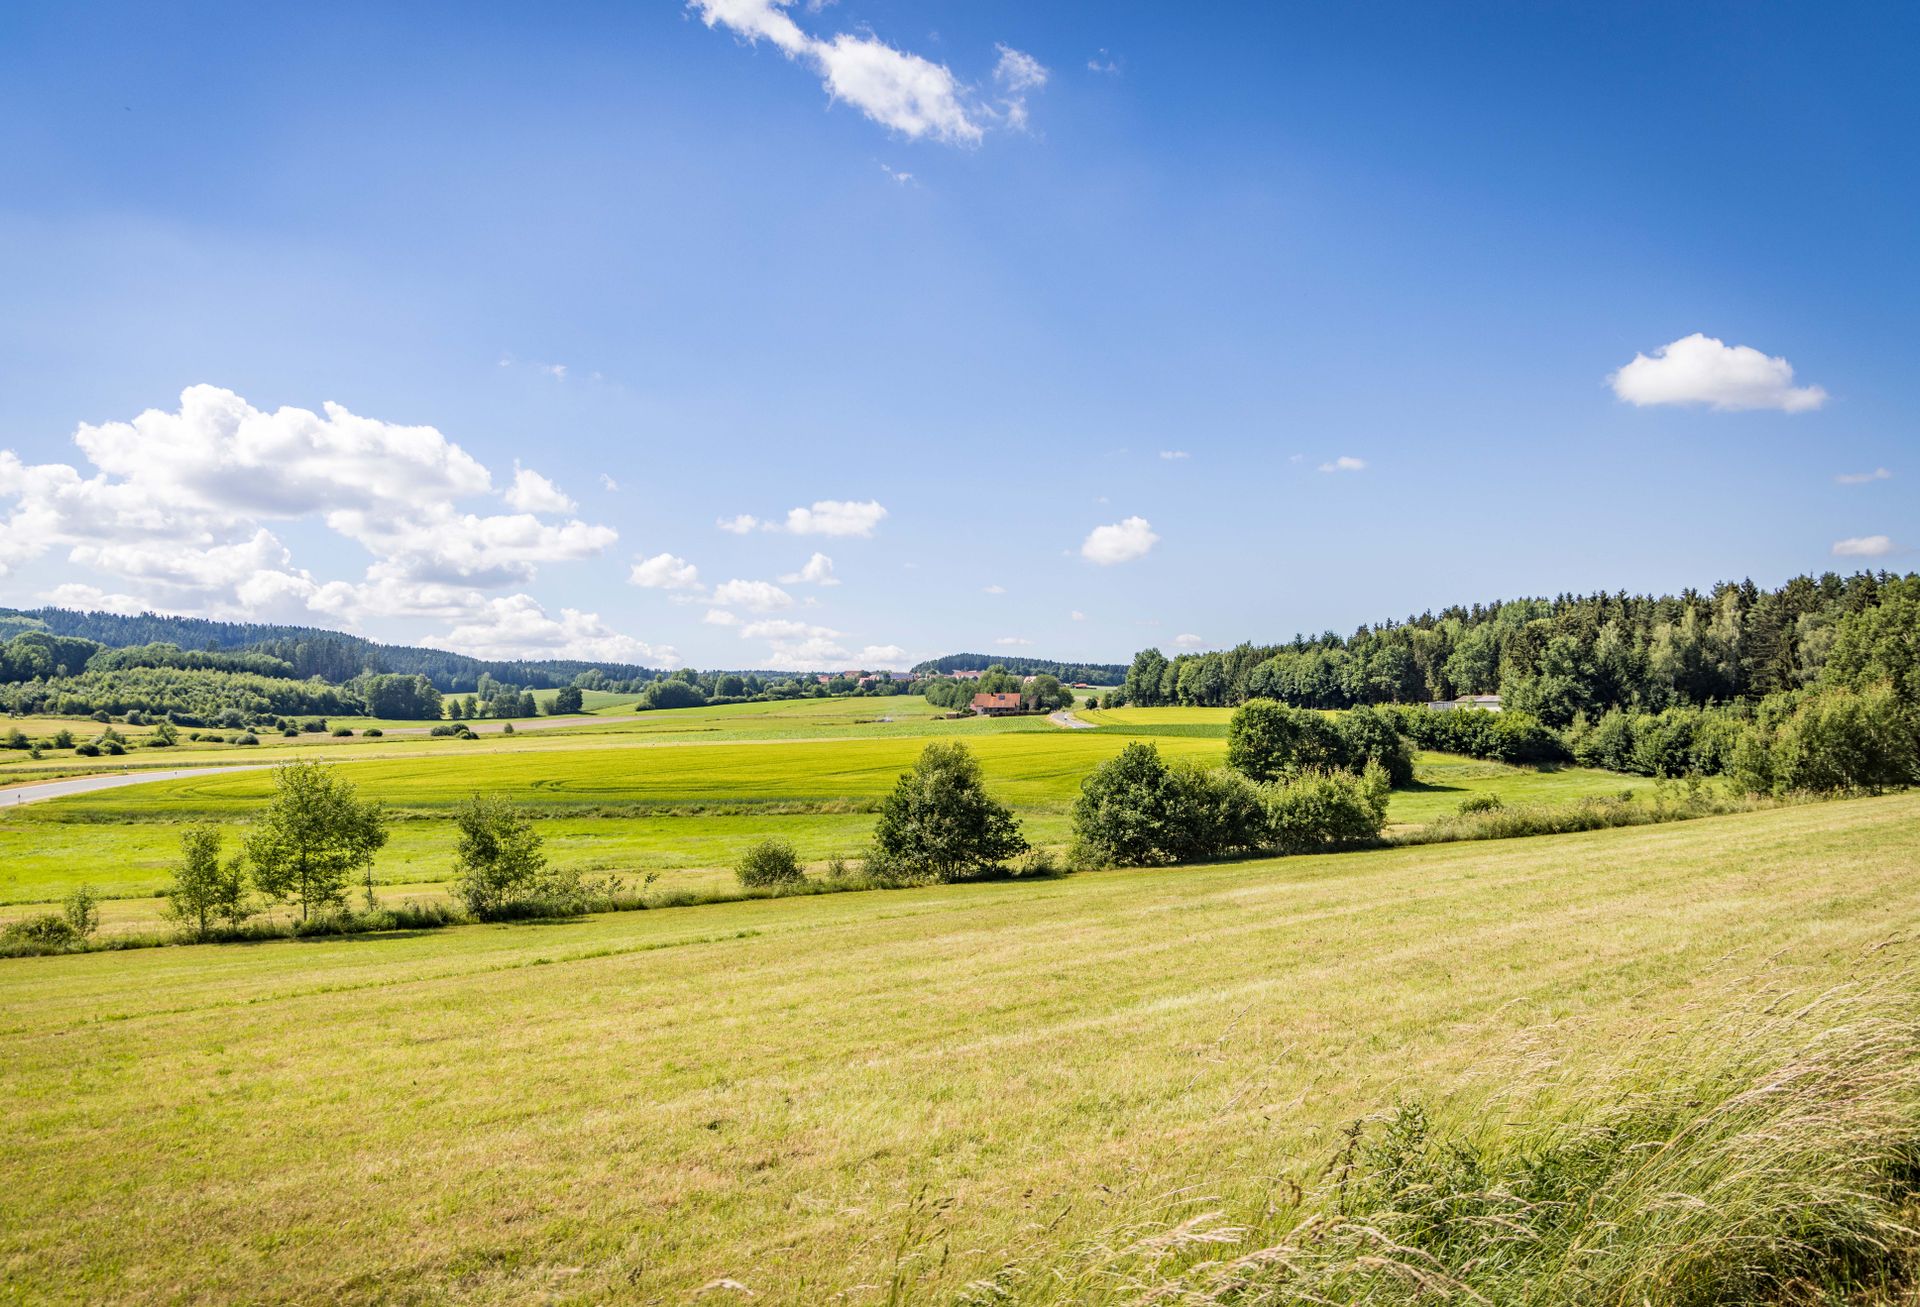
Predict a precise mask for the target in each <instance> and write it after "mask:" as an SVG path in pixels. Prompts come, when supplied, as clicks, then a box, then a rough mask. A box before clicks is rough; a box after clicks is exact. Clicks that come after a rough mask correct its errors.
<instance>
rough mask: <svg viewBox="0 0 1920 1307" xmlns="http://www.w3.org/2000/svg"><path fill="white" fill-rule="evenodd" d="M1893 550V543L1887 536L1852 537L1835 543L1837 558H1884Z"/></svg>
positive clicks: (1834, 550)
mask: <svg viewBox="0 0 1920 1307" xmlns="http://www.w3.org/2000/svg"><path fill="white" fill-rule="evenodd" d="M1893 549H1894V545H1893V541H1892V540H1891V539H1889V538H1888V537H1886V536H1852V537H1850V538H1848V539H1846V540H1836V541H1834V542H1833V554H1834V557H1836V558H1884V557H1885V556H1886V555H1888V554H1890V553H1892V552H1893Z"/></svg>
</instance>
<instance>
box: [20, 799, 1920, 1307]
mask: <svg viewBox="0 0 1920 1307" xmlns="http://www.w3.org/2000/svg"><path fill="white" fill-rule="evenodd" d="M502 765H511V763H510V762H509V763H503V764H502ZM423 792H424V791H423ZM1916 912H1920V796H1915V795H1903V796H1895V797H1886V798H1878V799H1861V800H1852V801H1846V802H1835V803H1825V804H1811V805H1804V806H1795V807H1787V808H1781V809H1776V810H1771V811H1765V812H1760V813H1752V814H1745V815H1739V816H1731V817H1720V818H1711V819H1706V820H1700V821H1693V822H1687V823H1682V824H1678V825H1669V826H1656V827H1643V828H1634V829H1625V830H1614V831H1606V832H1599V833H1595V834H1590V835H1577V836H1561V837H1552V838H1544V839H1524V840H1510V841H1502V842H1496V843H1479V844H1462V845H1449V846H1437V847H1427V848H1412V849H1395V850H1383V851H1379V852H1370V853H1356V854H1345V855H1334V856H1324V857H1314V858H1295V859H1285V860H1277V861H1264V862H1252V863H1242V864H1235V865H1221V866H1213V867H1205V868H1183V869H1166V870H1154V871H1129V872H1104V873H1089V874H1083V875H1079V876H1074V877H1070V878H1068V879H1065V880H1059V881H1047V882H1041V883H1033V884H1027V883H1003V884H988V885H970V886H946V887H937V888H927V889H916V890H903V891H888V892H864V893H851V894H840V895H832V896H827V897H821V898H806V899H787V900H775V901H766V902H754V903H736V904H726V905H717V906H712V907H705V908H690V909H685V910H680V911H673V912H658V913H654V912H643V913H621V914H612V915H606V916H600V917H594V918H590V919H586V920H579V921H571V922H566V923H558V924H542V925H524V926H510V927H488V926H475V927H461V928H456V929H452V930H446V931H438V932H431V933H428V934H424V935H418V936H411V937H384V938H380V937H362V938H355V939H350V940H344V941H313V942H281V943H269V944H261V945H256V946H247V947H225V946H210V947H185V948H165V949H150V950H144V951H138V952H133V953H96V954H87V955H80V956H68V957H54V958H37V959H23V960H16V961H10V962H7V963H5V964H3V965H0V1012H4V1013H5V1016H4V1017H3V1018H0V1093H4V1094H5V1096H6V1100H7V1102H8V1111H7V1112H6V1114H5V1116H4V1118H0V1155H4V1156H5V1157H7V1159H8V1201H7V1202H6V1203H5V1204H0V1257H4V1259H5V1260H4V1265H5V1266H6V1275H5V1280H6V1283H7V1285H8V1287H9V1296H10V1297H14V1298H18V1299H20V1300H26V1299H32V1300H36V1301H69V1302H87V1301H94V1302H97V1301H104V1300H113V1301H118V1302H128V1303H147V1302H154V1303H157V1302H228V1301H237V1300H245V1301H254V1302H288V1303H291V1302H311V1301H317V1300H328V1301H334V1302H342V1303H374V1302H383V1303H385V1302H403V1303H405V1302H413V1303H438V1302H460V1303H517V1302H526V1301H530V1300H541V1301H551V1302H562V1303H589V1302H609V1301H615V1302H633V1303H677V1302H683V1301H686V1300H687V1299H688V1298H689V1297H690V1296H691V1295H692V1294H693V1293H694V1292H696V1291H698V1290H699V1289H701V1288H702V1287H703V1286H709V1285H714V1284H716V1282H718V1281H722V1280H725V1281H730V1282H731V1283H732V1284H734V1285H738V1286H743V1287H744V1289H750V1290H752V1291H753V1292H754V1293H755V1294H756V1295H757V1297H756V1298H754V1299H752V1301H759V1302H769V1303H793V1304H813V1303H824V1302H834V1301H841V1302H849V1303H882V1302H889V1301H891V1302H915V1303H921V1302H950V1301H955V1300H956V1295H957V1294H960V1293H961V1292H962V1291H963V1287H964V1286H965V1285H967V1284H968V1283H969V1282H971V1281H975V1280H977V1279H979V1278H980V1277H983V1276H989V1275H991V1276H994V1277H995V1279H996V1282H997V1283H999V1284H1000V1285H1001V1286H1002V1287H1003V1288H1004V1291H1005V1295H1006V1296H1004V1297H1001V1298H997V1299H993V1300H994V1301H1010V1302H1020V1301H1028V1302H1041V1301H1052V1300H1055V1299H1054V1297H1053V1293H1052V1290H1051V1289H1050V1286H1051V1285H1053V1284H1054V1283H1055V1282H1054V1281H1053V1280H1051V1279H1050V1278H1049V1274H1050V1271H1051V1270H1052V1269H1058V1268H1061V1267H1063V1266H1064V1267H1066V1268H1067V1269H1069V1270H1071V1269H1072V1268H1073V1267H1074V1266H1075V1265H1076V1264H1078V1263H1079V1262H1080V1261H1082V1260H1083V1259H1085V1258H1086V1257H1088V1256H1090V1255H1092V1254H1090V1252H1089V1249H1090V1248H1094V1247H1097V1246H1098V1244H1099V1242H1100V1241H1101V1240H1102V1239H1111V1238H1113V1237H1115V1236H1114V1235H1113V1231H1115V1230H1117V1229H1120V1228H1122V1227H1127V1226H1130V1225H1132V1224H1133V1223H1135V1222H1142V1221H1144V1222H1148V1223H1149V1224H1150V1225H1151V1223H1154V1222H1159V1221H1171V1220H1173V1219H1175V1218H1176V1217H1177V1216H1178V1215H1179V1214H1181V1213H1183V1212H1191V1211H1193V1210H1195V1207H1196V1205H1204V1206H1205V1207H1206V1208H1207V1209H1210V1210H1218V1211H1221V1212H1223V1213H1224V1214H1226V1215H1227V1216H1228V1217H1231V1218H1232V1219H1235V1220H1240V1221H1245V1222H1247V1223H1249V1224H1250V1225H1252V1226H1253V1227H1255V1228H1256V1229H1268V1228H1272V1227H1273V1226H1274V1225H1275V1224H1276V1223H1279V1224H1284V1223H1285V1222H1286V1220H1287V1219H1288V1213H1289V1211H1290V1208H1289V1206H1288V1204H1289V1203H1291V1202H1293V1201H1295V1196H1297V1194H1298V1193H1299V1192H1300V1190H1299V1189H1296V1188H1295V1186H1296V1185H1298V1186H1303V1187H1305V1188H1309V1189H1310V1188H1311V1187H1312V1186H1313V1185H1314V1184H1315V1183H1316V1182H1317V1178H1318V1177H1320V1176H1322V1175H1324V1174H1325V1169H1326V1167H1327V1165H1328V1163H1329V1161H1330V1159H1331V1158H1332V1157H1333V1156H1334V1155H1335V1153H1336V1150H1337V1148H1338V1146H1339V1142H1340V1138H1341V1136H1340V1133H1339V1132H1340V1129H1341V1127H1342V1126H1343V1125H1345V1124H1346V1123H1347V1122H1349V1121H1352V1120H1354V1119H1355V1118H1357V1117H1360V1116H1364V1115H1367V1114H1369V1113H1373V1112H1376V1111H1379V1110H1382V1109H1384V1108H1387V1107H1390V1106H1391V1105H1392V1104H1394V1103H1395V1102H1396V1101H1398V1100H1399V1099H1400V1098H1402V1097H1403V1096H1407V1095H1418V1096H1421V1097H1423V1098H1425V1099H1429V1100H1431V1101H1434V1102H1435V1103H1436V1104H1437V1105H1438V1110H1439V1111H1440V1112H1441V1114H1442V1116H1443V1118H1445V1119H1458V1120H1472V1119H1476V1118H1477V1117H1478V1116H1479V1114H1480V1113H1481V1111H1482V1110H1483V1109H1482V1107H1481V1105H1482V1104H1483V1103H1485V1102H1487V1101H1488V1100H1489V1098H1490V1096H1492V1095H1494V1094H1495V1093H1496V1092H1498V1093H1510V1092H1512V1090H1513V1089H1514V1085H1513V1083H1512V1082H1511V1080H1510V1079H1509V1073H1510V1072H1511V1071H1512V1068H1514V1067H1516V1066H1525V1067H1528V1068H1533V1070H1531V1071H1529V1072H1527V1074H1536V1075H1545V1074H1547V1072H1546V1070H1545V1068H1549V1067H1550V1068H1551V1069H1552V1070H1551V1076H1552V1079H1553V1081H1554V1083H1556V1084H1565V1083H1575V1082H1577V1081H1578V1080H1579V1078H1580V1076H1581V1075H1582V1074H1583V1071H1585V1070H1587V1069H1590V1068H1592V1067H1594V1066H1597V1065H1600V1064H1602V1063H1604V1062H1606V1060H1607V1059H1608V1058H1609V1057H1610V1056H1611V1055H1612V1052H1613V1050H1614V1049H1615V1048H1616V1047H1617V1046H1618V1045H1619V1043H1620V1042H1621V1041H1622V1040H1623V1039H1625V1038H1628V1037H1629V1036H1631V1035H1633V1034H1635V1033H1636V1032H1641V1031H1644V1030H1646V1029H1649V1028H1652V1027H1674V1026H1686V1025H1688V1024H1689V1023H1700V1022H1705V1021H1709V1020H1710V1019H1711V1018H1712V1014H1713V1013H1715V1012H1716V1011H1718V1010H1720V1009H1721V1008H1722V1007H1724V1006H1725V1005H1726V1004H1728V1003H1731V1002H1734V1001H1735V1000H1736V996H1738V995H1740V994H1742V993H1745V992H1747V991H1749V990H1751V989H1752V988H1753V987H1754V986H1755V985H1757V984H1768V985H1791V986H1799V987H1806V988H1811V989H1818V988H1820V987H1822V986H1825V985H1828V984H1831V983H1834V982H1838V981H1845V980H1848V979H1852V978H1855V977H1857V976H1858V975H1859V974H1860V973H1861V971H1862V969H1863V968H1864V967H1865V966H1866V965H1867V963H1866V960H1867V959H1868V957H1869V956H1870V955H1872V956H1877V957H1882V959H1883V960H1884V957H1885V955H1888V954H1892V955H1900V956H1902V957H1905V955H1906V954H1908V953H1910V951H1911V945H1910V943H1907V942H1905V940H1906V936H1907V934H1908V932H1909V931H1910V927H1911V923H1912V921H1913V920H1914V918H1915V915H1916ZM1906 960H1907V961H1911V959H1910V958H1906ZM1496 1081H1497V1082H1498V1083H1494V1082H1496ZM1176 1193H1179V1194H1180V1195H1182V1196H1181V1197H1178V1198H1176V1197H1173V1195H1176ZM1088 1240H1093V1241H1095V1242H1094V1243H1093V1244H1088V1243H1086V1242H1083V1241H1088ZM714 1292H715V1300H717V1301H732V1300H736V1298H735V1297H734V1295H739V1294H742V1292H743V1291H742V1290H741V1289H732V1288H727V1287H726V1286H724V1285H723V1286H721V1287H720V1288H717V1289H715V1291H714ZM841 1295H844V1296H841ZM737 1300H740V1301H747V1299H745V1298H744V1296H740V1297H738V1298H737ZM979 1301H986V1299H979Z"/></svg>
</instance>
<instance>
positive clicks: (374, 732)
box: [360, 726, 386, 739]
mask: <svg viewBox="0 0 1920 1307" xmlns="http://www.w3.org/2000/svg"><path fill="white" fill-rule="evenodd" d="M360 734H362V735H364V736H366V737H368V738H369V739H378V738H379V737H380V736H382V735H385V734H386V732H385V731H383V730H381V729H380V728H379V727H378V726H369V727H367V729H366V730H364V731H362V732H360Z"/></svg>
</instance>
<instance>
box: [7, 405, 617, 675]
mask: <svg viewBox="0 0 1920 1307" xmlns="http://www.w3.org/2000/svg"><path fill="white" fill-rule="evenodd" d="M74 441H75V443H76V444H77V445H78V446H79V448H80V449H81V451H82V452H83V453H84V454H85V455H86V457H87V459H88V460H89V461H90V462H91V463H92V465H93V470H92V471H91V473H89V474H86V475H83V474H82V473H81V472H79V471H77V470H76V469H75V468H73V467H71V466H69V465H67V464H64V463H47V464H39V465H33V466H28V465H26V464H23V463H22V462H21V460H20V459H19V458H18V456H17V455H15V454H13V453H12V452H11V451H0V499H6V500H11V501H13V502H12V507H11V509H10V511H9V512H8V513H7V516H6V517H5V519H4V521H0V571H4V569H6V568H7V567H11V566H13V565H17V564H20V563H24V562H27V561H29V560H31V559H34V558H37V557H39V556H41V555H43V554H45V553H47V552H49V551H50V550H56V549H59V550H64V551H65V552H66V560H67V562H69V563H71V564H73V565H74V566H77V567H81V568H86V569H90V570H92V571H95V572H99V573H103V574H106V575H109V576H113V577H117V578H121V579H125V580H131V581H135V582H138V586H137V589H138V590H140V591H143V592H145V593H146V594H147V595H148V598H145V599H136V598H135V597H134V596H133V595H132V594H130V593H117V592H112V591H109V590H107V589H104V588H102V587H100V586H98V585H93V584H90V583H88V582H84V581H80V580H74V581H69V582H64V583H63V584H61V585H59V586H57V587H56V588H55V590H53V591H50V592H49V593H58V594H60V595H62V596H63V598H66V599H68V600H71V601H73V602H84V603H93V604H95V605H100V604H108V603H110V604H114V605H117V606H122V607H124V606H125V604H126V603H139V604H141V605H142V606H150V607H153V608H155V609H159V610H162V611H167V612H173V613H180V614H184V615H194V616H208V617H220V618H234V619H271V620H285V621H300V622H312V621H314V620H315V619H316V616H319V617H321V618H326V619H331V620H332V621H334V622H337V623H341V624H344V625H347V626H349V627H353V626H355V625H356V624H357V623H359V622H360V621H362V620H364V619H366V618H370V617H430V618H434V619H439V620H445V621H450V622H454V621H471V620H472V619H474V618H475V617H476V616H478V615H481V614H482V613H483V612H484V610H485V609H486V606H487V604H488V603H489V602H490V601H489V600H488V599H487V597H486V595H485V594H484V593H483V590H484V588H486V587H493V586H504V585H506V584H509V583H516V582H519V583H523V582H526V581H529V580H531V579H532V577H533V575H534V572H535V569H536V567H537V566H538V565H539V564H542V563H549V562H564V561H571V560H576V559H582V558H587V557H590V556H593V555H595V554H598V553H600V552H601V551H603V550H604V549H605V548H607V547H608V546H609V545H611V544H612V543H613V542H614V540H615V539H616V538H617V536H616V533H615V532H614V531H613V529H612V528H611V527H606V526H596V525H592V524H589V523H586V522H581V521H568V522H564V523H551V522H543V521H541V520H540V519H539V518H538V517H536V516H534V515H533V512H532V511H522V512H519V513H515V514H475V513H463V512H461V511H460V510H459V509H458V508H457V507H456V506H455V505H456V503H457V501H458V500H460V499H463V498H468V497H474V496H479V495H483V494H486V493H489V492H490V491H491V490H492V489H493V478H492V476H491V475H490V474H489V473H488V471H487V469H486V468H485V467H483V466H482V465H481V464H480V463H479V462H478V461H476V460H475V459H474V458H473V457H472V456H471V455H469V454H467V453H466V451H464V450H463V449H461V448H460V447H459V446H458V445H456V444H454V443H453V442H452V441H449V440H448V439H447V438H446V437H445V436H443V435H442V434H441V433H440V432H439V431H437V430H435V429H434V428H432V427H427V426H403V425H398V424H394V423H388V422H382V421H379V420H377V419H372V418H363V417H360V416H358V415H356V414H354V413H352V412H350V411H348V410H347V409H345V408H344V407H342V406H340V405H338V404H331V403H330V404H326V405H323V406H322V410H321V412H319V413H314V412H311V411H308V410H305V409H297V408H281V409H278V410H275V411H273V412H266V411H264V410H261V409H256V408H254V407H253V406H252V405H251V404H249V403H248V402H247V401H246V400H244V399H242V398H241V397H240V396H238V395H236V394H234V393H233V392H232V391H229V390H223V389H221V388H219V387H217V386H192V387H189V388H188V389H187V390H185V391H183V392H182V393H181V396H180V404H179V407H178V408H177V409H176V410H175V411H172V412H164V411H161V410H158V409H153V410H148V411H147V412H144V413H142V414H140V415H139V416H138V417H136V418H134V419H133V420H132V421H130V422H109V423H102V424H99V425H93V424H81V425H80V426H79V428H78V429H77V430H76V432H75V434H74ZM506 496H507V498H508V499H509V500H510V501H513V502H516V503H518V504H522V505H527V506H532V507H538V508H540V509H543V510H550V511H559V510H560V509H561V508H562V507H563V506H565V505H566V503H567V501H566V498H565V496H564V495H561V494H560V492H559V491H558V490H557V489H555V488H554V487H553V485H552V483H551V482H548V481H547V480H546V479H545V478H544V477H540V476H539V475H538V474H537V473H531V472H528V471H527V470H526V469H524V468H519V467H518V465H517V464H516V475H515V477H514V479H513V482H512V483H511V486H510V488H509V489H508V490H507V491H506ZM302 519H305V520H312V519H318V520H320V521H322V522H324V524H325V525H326V526H327V527H328V528H330V529H331V530H332V531H334V532H336V533H337V534H339V535H341V536H343V537H345V538H347V539H349V540H352V541H354V542H356V543H357V544H359V545H361V546H363V547H364V548H365V549H366V550H367V551H368V552H369V553H370V554H371V555H372V558H371V561H369V562H368V563H367V565H366V567H365V570H364V573H363V575H362V577H361V579H359V580H358V581H353V580H338V579H323V578H317V577H315V576H314V575H313V574H312V573H311V572H309V571H308V570H306V569H304V568H301V567H298V566H296V565H295V564H294V561H293V558H292V555H291V552H290V550H289V549H288V548H287V547H286V545H284V544H283V543H282V542H281V540H280V539H279V538H278V536H277V535H276V534H275V533H274V532H273V531H272V530H270V529H269V528H268V526H267V525H266V523H268V522H276V521H296V520H302ZM528 602H532V601H531V600H529V601H528ZM577 625H578V624H577V623H576V626H577ZM582 638H583V639H594V638H600V637H598V636H594V635H593V634H592V633H591V632H588V633H586V634H585V635H584V636H583V637H582Z"/></svg>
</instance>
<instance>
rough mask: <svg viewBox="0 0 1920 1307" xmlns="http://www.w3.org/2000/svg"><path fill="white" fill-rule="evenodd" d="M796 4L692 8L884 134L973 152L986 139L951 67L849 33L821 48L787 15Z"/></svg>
mask: <svg viewBox="0 0 1920 1307" xmlns="http://www.w3.org/2000/svg"><path fill="white" fill-rule="evenodd" d="M790 2H791V0H690V3H689V7H690V8H692V9H693V10H694V11H695V12H696V13H698V14H699V15H700V18H701V20H702V21H703V22H705V23H706V25H707V26H708V27H714V26H716V25H722V26H725V27H728V28H730V29H731V30H732V31H734V32H735V33H737V34H738V35H740V36H742V37H745V38H746V39H747V40H748V41H756V42H757V41H761V40H765V41H768V42H770V43H771V44H772V45H773V46H774V47H775V48H777V49H778V50H780V52H781V53H783V54H784V55H786V56H787V58H789V59H792V60H795V61H797V62H800V63H803V64H806V65H808V66H809V67H811V68H812V69H813V70H814V71H815V72H816V73H818V74H819V76H820V79H821V81H822V82H823V83H824V84H825V86H826V88H827V91H828V93H829V94H830V95H831V96H832V98H833V99H834V100H844V101H846V102H847V103H848V104H851V105H852V106H854V108H856V109H858V110H860V112H862V113H864V114H865V115H866V116H867V117H869V118H871V119H872V120H873V121H874V122H877V123H879V124H880V125H881V126H883V127H887V128H890V129H892V130H894V131H897V132H900V133H901V134H902V135H905V136H909V137H914V138H918V137H921V136H931V137H932V138H933V139H935V140H939V141H946V142H948V143H950V144H964V145H971V144H974V143H977V142H978V141H979V140H980V138H981V136H982V135H983V134H984V129H983V128H982V126H981V123H980V121H979V120H978V117H979V116H978V114H977V113H976V112H974V111H970V110H969V108H968V106H967V105H966V103H965V102H964V91H963V88H962V87H961V85H960V83H959V81H958V79H956V78H955V77H954V75H953V73H952V72H950V71H949V70H948V69H947V68H946V67H945V66H944V65H941V64H936V63H933V62H932V61H930V60H927V59H923V58H921V57H920V56H919V55H916V54H908V53H907V52H905V51H903V50H896V49H894V48H893V47H892V46H890V45H888V44H886V43H885V42H884V41H881V40H880V39H879V38H877V37H874V36H854V35H851V34H849V33H845V32H842V33H840V34H839V35H837V36H835V37H833V38H832V39H831V40H821V39H819V38H817V37H814V36H810V35H808V34H807V33H806V32H804V31H802V30H801V29H800V26H799V24H797V23H795V22H794V21H793V19H792V17H791V16H790V15H789V14H788V13H787V7H788V5H789V4H790Z"/></svg>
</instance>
